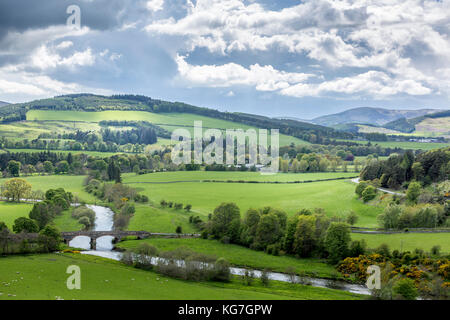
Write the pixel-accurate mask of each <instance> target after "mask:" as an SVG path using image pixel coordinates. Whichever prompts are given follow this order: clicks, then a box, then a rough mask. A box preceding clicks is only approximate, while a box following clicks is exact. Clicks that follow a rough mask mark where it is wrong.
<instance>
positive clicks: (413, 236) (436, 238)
mask: <svg viewBox="0 0 450 320" xmlns="http://www.w3.org/2000/svg"><path fill="white" fill-rule="evenodd" d="M352 239H353V240H361V239H364V240H365V241H366V243H367V247H368V248H377V247H378V246H379V245H380V244H382V243H385V244H387V245H388V246H389V248H390V249H391V250H399V251H414V249H416V248H419V249H422V250H424V251H425V252H430V249H431V248H432V247H433V246H435V245H439V246H441V253H446V254H449V253H450V233H400V234H361V233H352Z"/></svg>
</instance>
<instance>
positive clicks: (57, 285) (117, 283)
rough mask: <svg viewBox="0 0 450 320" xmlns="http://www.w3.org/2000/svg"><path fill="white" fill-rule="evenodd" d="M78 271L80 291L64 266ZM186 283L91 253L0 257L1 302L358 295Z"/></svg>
mask: <svg viewBox="0 0 450 320" xmlns="http://www.w3.org/2000/svg"><path fill="white" fill-rule="evenodd" d="M70 265H77V266H79V267H80V270H81V290H69V289H67V286H66V281H67V278H68V277H69V275H68V274H67V273H66V270H67V267H68V266H70ZM256 282H257V281H255V284H254V285H252V286H250V287H249V286H244V285H243V284H242V283H241V282H240V281H238V280H234V281H232V282H231V283H215V282H188V281H182V280H176V279H173V278H167V277H164V276H161V275H158V274H156V273H154V272H150V271H144V270H139V269H134V268H132V267H128V266H125V265H123V264H121V263H119V262H116V261H112V260H106V259H103V258H99V257H94V256H85V255H79V254H78V255H74V254H42V255H28V256H9V257H0V293H1V294H0V300H36V299H43V300H56V299H65V300H72V299H75V300H79V299H83V300H105V299H112V300H114V299H123V300H164V299H174V300H204V299H207V300H219V299H224V300H280V299H282V300H290V299H330V300H347V299H361V298H362V296H360V295H356V294H352V293H347V292H342V291H339V290H333V289H324V288H314V287H310V286H303V285H295V286H292V285H290V284H287V283H278V282H275V281H272V285H271V286H270V287H268V288H265V287H263V286H262V285H260V284H258V283H256Z"/></svg>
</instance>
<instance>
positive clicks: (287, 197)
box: [123, 172, 382, 227]
mask: <svg viewBox="0 0 450 320" xmlns="http://www.w3.org/2000/svg"><path fill="white" fill-rule="evenodd" d="M177 173H178V172H176V173H174V175H168V177H170V178H168V179H169V180H172V181H174V180H176V181H181V180H183V179H185V178H186V177H187V176H186V172H179V174H180V179H178V178H177V177H176V174H177ZM202 174H203V175H204V177H207V176H209V173H198V175H199V176H201V175H202ZM215 174H216V173H213V174H212V175H213V176H215ZM246 174H247V173H244V175H246ZM152 175H153V174H148V175H146V177H151V176H152ZM146 177H145V176H126V177H124V179H123V181H124V183H127V184H128V185H130V186H132V187H134V188H136V189H137V190H138V191H139V192H140V193H142V194H145V195H147V196H148V197H149V198H150V200H151V201H153V202H154V203H155V204H156V205H157V206H159V202H160V200H163V199H164V200H166V201H173V202H180V203H183V204H191V205H192V211H193V214H199V215H200V216H202V217H203V218H205V217H206V216H207V215H208V214H209V213H212V212H213V210H214V208H216V207H217V206H218V205H219V204H221V203H222V202H235V203H236V204H237V205H238V206H239V208H240V210H241V215H242V216H243V215H244V214H245V212H246V211H247V210H248V209H249V208H262V207H265V206H271V207H275V208H280V209H283V210H285V211H286V213H287V214H288V215H292V214H294V213H296V212H297V211H299V210H300V209H303V208H308V209H314V208H323V209H324V210H325V212H326V213H327V214H328V215H330V216H332V215H336V216H346V215H347V214H348V213H349V212H350V210H353V211H355V212H356V213H357V214H358V216H359V220H358V223H357V225H358V226H366V227H375V226H377V221H376V216H377V215H378V214H379V213H381V212H382V208H381V207H377V206H372V205H368V204H364V203H362V202H361V201H360V200H358V199H357V198H356V195H355V193H354V190H355V184H353V183H351V182H350V181H349V180H336V181H322V182H313V183H299V184H263V183H254V184H250V183H213V182H171V183H163V184H161V183H139V182H142V180H140V179H143V180H144V179H146ZM155 177H156V176H155ZM163 177H164V176H163V175H161V176H159V177H156V178H157V179H159V180H160V179H162V178H163ZM268 177H270V176H268ZM135 179H138V180H139V182H136V180H135ZM149 179H152V178H149ZM169 182H170V181H169ZM133 219H134V218H133ZM133 219H132V222H133Z"/></svg>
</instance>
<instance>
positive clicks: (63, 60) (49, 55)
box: [30, 45, 95, 70]
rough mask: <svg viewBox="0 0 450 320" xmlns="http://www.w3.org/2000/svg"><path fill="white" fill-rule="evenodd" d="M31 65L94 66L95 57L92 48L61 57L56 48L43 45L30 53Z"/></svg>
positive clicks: (52, 66)
mask: <svg viewBox="0 0 450 320" xmlns="http://www.w3.org/2000/svg"><path fill="white" fill-rule="evenodd" d="M30 59H31V64H30V65H31V66H33V67H36V68H39V69H42V70H45V69H49V68H56V67H59V66H65V67H69V68H73V67H76V66H92V65H93V64H94V62H95V57H94V55H93V54H92V50H91V48H87V49H86V50H84V51H76V52H74V53H73V54H72V55H70V56H68V57H61V56H60V55H59V54H58V53H57V52H56V50H55V49H54V48H52V47H48V46H46V45H42V46H40V47H39V48H37V49H36V50H35V51H34V52H33V53H31V55H30Z"/></svg>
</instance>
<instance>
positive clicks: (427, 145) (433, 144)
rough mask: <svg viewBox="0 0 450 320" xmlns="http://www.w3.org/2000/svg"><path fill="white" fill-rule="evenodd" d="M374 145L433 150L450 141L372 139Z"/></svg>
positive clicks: (360, 142) (361, 142)
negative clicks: (427, 141) (428, 141)
mask: <svg viewBox="0 0 450 320" xmlns="http://www.w3.org/2000/svg"><path fill="white" fill-rule="evenodd" d="M338 140H340V141H348V142H355V143H358V144H364V145H365V144H367V143H368V141H361V140H345V139H338ZM371 144H372V145H374V146H375V145H379V146H380V147H383V148H402V149H405V150H424V151H428V150H433V149H440V148H445V147H448V146H450V143H437V142H430V143H426V142H415V141H371Z"/></svg>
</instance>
